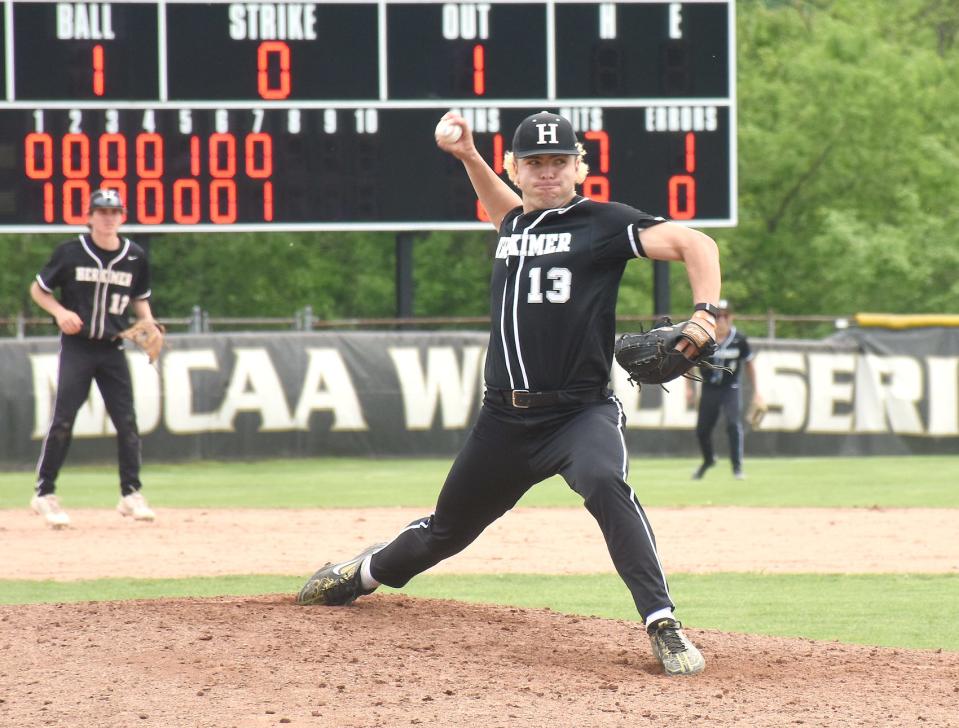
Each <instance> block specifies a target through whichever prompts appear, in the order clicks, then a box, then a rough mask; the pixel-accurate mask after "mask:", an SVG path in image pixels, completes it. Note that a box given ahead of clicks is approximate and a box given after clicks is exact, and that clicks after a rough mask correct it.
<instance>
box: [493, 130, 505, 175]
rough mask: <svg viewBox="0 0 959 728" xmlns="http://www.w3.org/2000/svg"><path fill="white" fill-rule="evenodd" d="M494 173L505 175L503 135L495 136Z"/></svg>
mask: <svg viewBox="0 0 959 728" xmlns="http://www.w3.org/2000/svg"><path fill="white" fill-rule="evenodd" d="M493 171H494V172H496V174H503V135H502V134H494V135H493Z"/></svg>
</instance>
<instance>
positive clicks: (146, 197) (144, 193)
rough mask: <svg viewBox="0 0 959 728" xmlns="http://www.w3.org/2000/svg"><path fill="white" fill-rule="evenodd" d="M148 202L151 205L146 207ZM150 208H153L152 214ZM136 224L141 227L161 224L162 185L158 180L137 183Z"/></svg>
mask: <svg viewBox="0 0 959 728" xmlns="http://www.w3.org/2000/svg"><path fill="white" fill-rule="evenodd" d="M151 198H152V200H151ZM150 201H152V203H153V204H152V205H148V203H149V202H150ZM150 207H152V208H153V211H152V212H150V209H149V208H150ZM137 222H139V223H142V224H143V225H159V224H160V223H161V222H163V185H162V184H161V183H160V181H159V180H156V179H145V180H141V181H139V182H137Z"/></svg>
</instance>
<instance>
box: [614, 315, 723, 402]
mask: <svg viewBox="0 0 959 728" xmlns="http://www.w3.org/2000/svg"><path fill="white" fill-rule="evenodd" d="M683 339H686V340H687V341H689V342H690V344H691V346H690V347H689V348H687V349H686V351H685V352H681V351H677V350H676V344H678V343H679V342H680V341H681V340H683ZM715 351H716V342H715V341H714V340H713V337H712V336H711V335H710V334H709V332H708V331H706V329H704V328H703V327H702V326H700V325H699V324H698V323H696V322H695V321H692V320H691V321H681V322H680V323H678V324H674V323H673V322H672V321H670V320H669V319H668V318H665V317H664V318H661V319H659V320H658V321H656V323H654V324H653V329H652V330H651V331H646V332H643V333H639V334H623V335H622V336H621V337H619V340H618V341H617V342H616V347H615V349H614V350H613V353H614V355H615V356H616V361H617V362H618V363H619V365H620V366H621V367H622V368H623V369H625V370H626V372H627V373H628V374H629V380H630V381H631V382H633V383H634V384H637V385H639V386H640V387H642V386H643V385H644V384H663V383H664V382H670V381H672V380H673V379H676V378H677V377H680V376H685V377H687V378H689V379H695V378H696V377H693V376H690V375H689V374H688V372H689V370H690V369H692V368H693V367H698V366H705V367H709V368H713V365H712V364H711V363H710V362H709V357H710V356H712V355H713V353H714V352H715Z"/></svg>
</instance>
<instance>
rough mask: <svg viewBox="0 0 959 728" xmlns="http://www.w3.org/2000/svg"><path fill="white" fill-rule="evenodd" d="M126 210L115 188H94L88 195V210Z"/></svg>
mask: <svg viewBox="0 0 959 728" xmlns="http://www.w3.org/2000/svg"><path fill="white" fill-rule="evenodd" d="M98 209H99V210H126V207H125V206H124V205H123V198H122V197H120V193H119V192H117V191H116V190H110V189H101V190H94V191H93V194H92V195H90V212H93V211H94V210H98Z"/></svg>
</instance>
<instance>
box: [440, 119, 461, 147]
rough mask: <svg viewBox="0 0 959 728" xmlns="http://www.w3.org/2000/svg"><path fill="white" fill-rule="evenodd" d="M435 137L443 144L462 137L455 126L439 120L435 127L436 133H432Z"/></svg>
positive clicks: (458, 128)
mask: <svg viewBox="0 0 959 728" xmlns="http://www.w3.org/2000/svg"><path fill="white" fill-rule="evenodd" d="M433 134H435V135H436V138H437V139H442V140H443V141H444V142H449V143H450V144H452V143H453V142H455V141H457V140H459V138H460V137H461V136H463V130H462V129H460V127H459V126H458V125H456V124H453V123H452V122H450V121H447V120H446V119H440V123H439V124H437V125H436V131H434V132H433Z"/></svg>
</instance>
